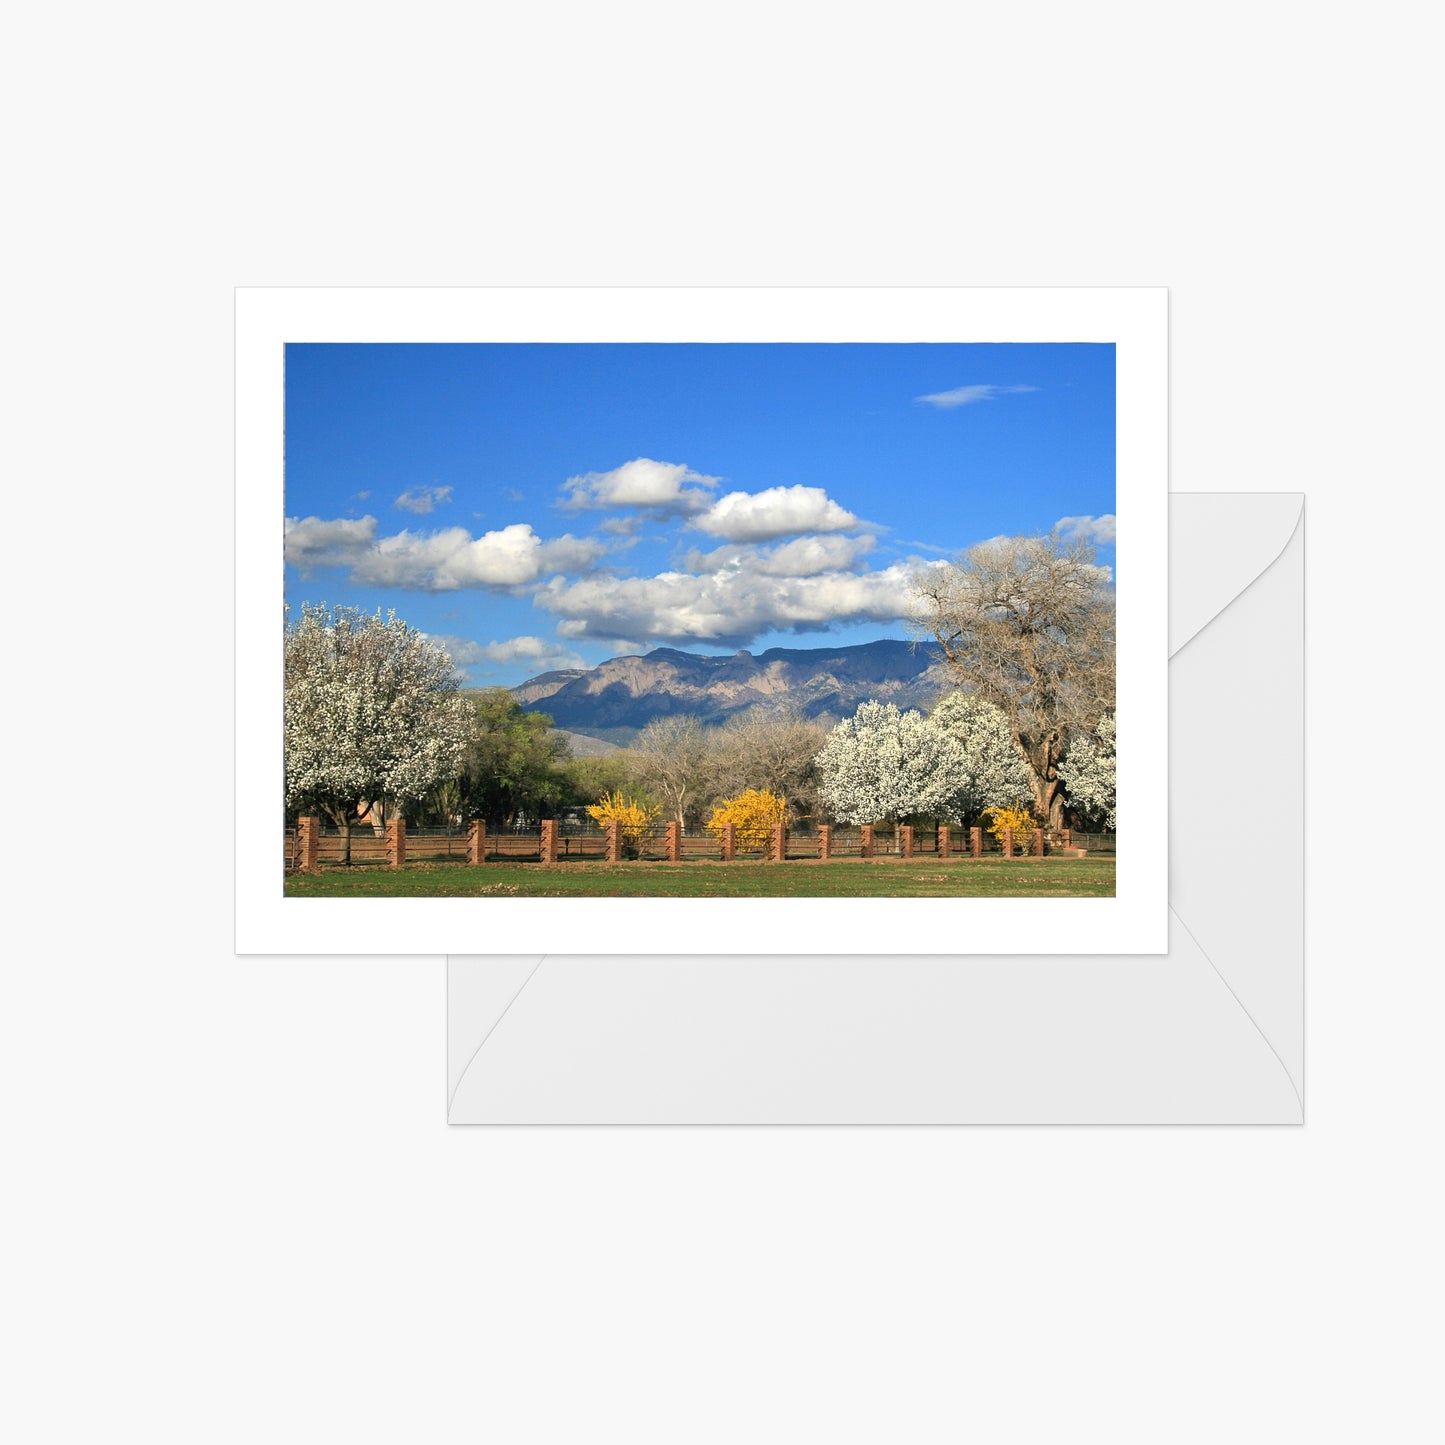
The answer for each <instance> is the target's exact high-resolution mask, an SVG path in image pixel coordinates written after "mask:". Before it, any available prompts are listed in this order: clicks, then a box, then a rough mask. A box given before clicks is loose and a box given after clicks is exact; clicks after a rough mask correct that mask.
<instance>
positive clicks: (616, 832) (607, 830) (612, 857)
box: [602, 818, 622, 863]
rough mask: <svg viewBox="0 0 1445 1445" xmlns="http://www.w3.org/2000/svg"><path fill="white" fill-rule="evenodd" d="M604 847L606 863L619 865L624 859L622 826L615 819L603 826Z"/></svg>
mask: <svg viewBox="0 0 1445 1445" xmlns="http://www.w3.org/2000/svg"><path fill="white" fill-rule="evenodd" d="M602 846H603V852H604V856H605V858H606V861H607V862H609V863H618V862H620V861H621V859H622V824H621V823H619V822H617V820H616V819H615V818H614V819H613V821H612V822H610V823H604V824H603V825H602Z"/></svg>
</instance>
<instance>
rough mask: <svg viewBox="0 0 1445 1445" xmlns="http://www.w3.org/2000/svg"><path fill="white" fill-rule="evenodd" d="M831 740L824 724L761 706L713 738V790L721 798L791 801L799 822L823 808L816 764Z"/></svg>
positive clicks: (779, 708)
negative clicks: (753, 795)
mask: <svg viewBox="0 0 1445 1445" xmlns="http://www.w3.org/2000/svg"><path fill="white" fill-rule="evenodd" d="M827 736H828V729H827V728H826V727H824V726H823V724H822V723H820V722H817V721H815V720H814V719H812V718H809V717H805V716H804V715H803V714H802V712H800V711H799V710H798V709H797V708H794V707H791V706H789V705H787V704H783V705H769V704H760V705H759V706H757V707H751V708H749V709H748V710H747V711H746V712H743V713H739V714H738V715H737V716H736V717H733V718H730V719H729V720H728V721H727V722H726V723H725V724H724V725H723V726H722V727H721V728H719V729H717V730H716V733H715V737H714V748H713V758H714V777H713V786H714V788H715V789H716V790H717V791H718V793H719V794H723V793H726V794H729V795H732V794H735V793H737V792H739V791H740V790H742V789H746V788H752V789H757V790H761V791H765V792H768V793H772V794H774V795H775V796H777V797H780V798H784V799H786V800H787V804H788V811H789V813H790V814H791V816H792V817H793V818H794V819H795V820H796V819H800V818H806V817H811V816H812V815H813V813H814V812H815V810H816V808H817V804H818V768H817V764H816V763H815V761H814V759H815V758H816V757H817V755H818V750H819V749H820V748H821V747H822V746H823V743H824V742H825V741H826V739H827Z"/></svg>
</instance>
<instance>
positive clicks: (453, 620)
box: [286, 344, 1115, 686]
mask: <svg viewBox="0 0 1445 1445" xmlns="http://www.w3.org/2000/svg"><path fill="white" fill-rule="evenodd" d="M286 518H287V520H286V557H287V563H286V598H287V601H288V602H290V603H291V604H292V605H293V607H294V606H296V605H297V604H299V603H301V602H303V601H305V602H322V601H325V602H328V603H331V604H333V605H335V604H342V603H345V604H349V605H354V606H359V607H363V608H366V609H368V610H374V609H376V608H378V607H381V608H395V610H396V612H397V613H398V615H400V616H401V617H404V618H405V619H406V620H407V621H408V622H410V623H412V624H413V625H414V626H416V627H419V628H421V629H423V630H424V631H425V632H427V633H428V634H430V635H431V636H433V637H435V638H437V639H439V640H441V641H442V642H443V643H444V644H445V645H446V647H447V648H448V650H449V651H450V652H451V653H452V655H453V657H454V659H455V660H456V662H457V663H458V665H459V667H460V668H461V669H462V671H463V673H464V675H465V676H466V678H467V680H468V681H470V682H472V683H474V684H478V685H501V686H509V685H512V684H515V683H518V682H521V681H523V680H524V679H526V678H528V677H531V676H534V675H536V674H537V673H539V672H543V671H546V670H548V669H550V668H554V667H569V666H570V667H576V666H593V665H595V664H596V663H598V662H601V661H604V660H605V659H606V658H608V657H613V656H617V655H618V654H621V653H627V652H646V651H650V650H651V649H652V648H654V647H660V646H671V647H680V648H683V649H685V650H687V651H691V652H734V651H736V650H737V649H738V648H740V647H746V648H748V649H749V650H751V651H753V652H761V651H763V650H764V649H765V648H768V647H772V646H785V647H815V646H836V645H838V644H839V643H852V642H866V641H871V640H872V639H874V638H877V637H903V636H906V635H907V627H906V624H905V622H904V620H903V618H904V613H905V610H906V592H907V586H906V579H907V577H908V575H909V573H910V572H911V571H913V570H915V569H916V568H917V567H919V566H921V565H924V564H926V563H927V562H929V561H936V560H937V559H939V558H942V557H949V556H952V555H954V554H956V553H957V552H959V551H961V550H962V549H963V548H965V547H967V546H968V545H970V544H971V543H973V542H978V541H982V540H984V539H985V538H988V537H994V536H999V535H1005V534H1014V533H1029V532H1036V531H1047V530H1049V529H1050V528H1052V527H1054V526H1055V525H1057V524H1059V523H1060V522H1063V523H1064V524H1065V526H1066V527H1068V528H1070V529H1073V530H1079V531H1082V532H1084V533H1085V534H1086V535H1088V536H1089V537H1090V538H1091V540H1093V541H1094V542H1095V543H1096V545H1097V546H1098V550H1099V561H1100V562H1102V563H1105V564H1107V565H1109V566H1113V565H1114V560H1115V559H1114V548H1113V520H1114V348H1113V347H1112V346H1108V345H1087V344H1079V345H1073V344H1055V345H1019V344H991V345H939V344H924V345H892V344H886V345H885V344H879V345H864V344H859V345H851V344H850V345H792V344H779V345H724V344H698V345H650V346H649V345H558V344H548V345H536V346H524V345H474V346H460V345H415V346H398V345H333V344H306V345H290V346H288V347H287V349H286Z"/></svg>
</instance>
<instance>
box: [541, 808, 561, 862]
mask: <svg viewBox="0 0 1445 1445" xmlns="http://www.w3.org/2000/svg"><path fill="white" fill-rule="evenodd" d="M537 851H538V853H540V854H541V861H542V862H543V863H555V862H556V861H557V820H556V819H555V818H543V819H542V842H541V844H540V846H539V847H538V850H537Z"/></svg>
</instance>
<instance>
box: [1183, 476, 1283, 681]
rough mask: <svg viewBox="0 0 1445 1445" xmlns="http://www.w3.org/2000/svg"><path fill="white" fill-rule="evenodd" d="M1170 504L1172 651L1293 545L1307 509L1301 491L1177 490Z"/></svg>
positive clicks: (1193, 634) (1211, 619) (1203, 626)
mask: <svg viewBox="0 0 1445 1445" xmlns="http://www.w3.org/2000/svg"><path fill="white" fill-rule="evenodd" d="M1169 506H1170V512H1171V525H1170V529H1169V545H1170V550H1171V556H1170V567H1169V655H1170V657H1173V656H1174V654H1175V653H1176V652H1178V651H1179V649H1180V648H1181V647H1183V646H1184V644H1185V643H1187V642H1188V641H1189V639H1190V638H1191V637H1193V636H1195V634H1196V633H1198V632H1200V631H1201V630H1202V629H1203V628H1205V627H1207V626H1208V625H1209V623H1210V622H1212V621H1213V620H1214V618H1216V617H1218V616H1219V614H1220V613H1221V612H1223V611H1224V609H1225V608H1226V607H1228V606H1229V604H1230V603H1231V602H1233V601H1234V599H1235V598H1236V597H1238V596H1239V595H1240V593H1241V592H1243V591H1244V590H1245V589H1246V588H1247V587H1249V586H1250V584H1251V583H1253V582H1254V580H1255V579H1256V578H1257V577H1259V576H1260V574H1261V573H1263V572H1264V571H1265V570H1266V569H1267V568H1268V567H1269V566H1270V564H1271V563H1272V562H1274V560H1275V559H1276V558H1277V557H1278V556H1279V555H1280V553H1281V552H1283V551H1284V549H1285V547H1286V546H1288V545H1289V539H1290V538H1291V537H1292V536H1293V535H1294V532H1295V528H1296V527H1298V526H1299V520H1300V517H1301V515H1302V514H1303V512H1304V494H1303V493H1302V492H1176V493H1174V494H1172V495H1171V496H1170V498H1169Z"/></svg>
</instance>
